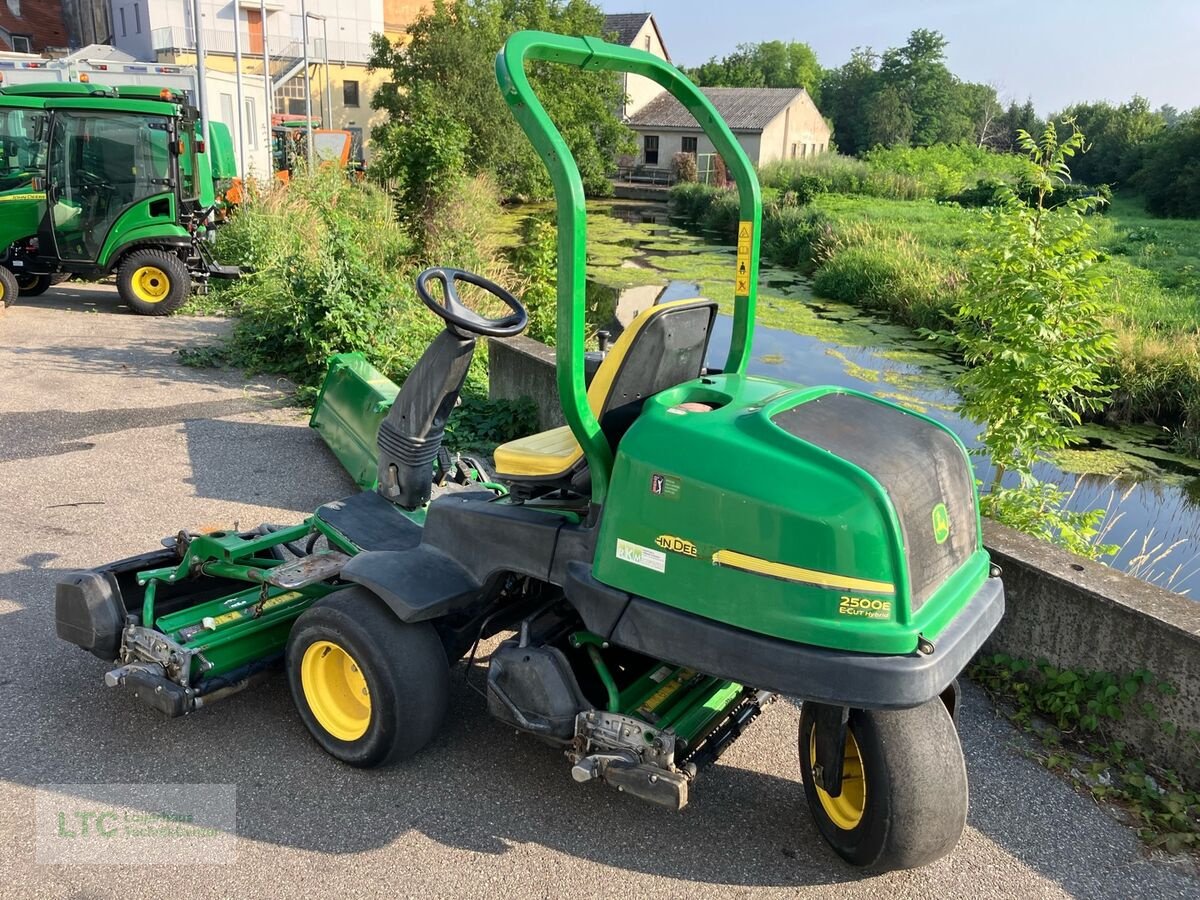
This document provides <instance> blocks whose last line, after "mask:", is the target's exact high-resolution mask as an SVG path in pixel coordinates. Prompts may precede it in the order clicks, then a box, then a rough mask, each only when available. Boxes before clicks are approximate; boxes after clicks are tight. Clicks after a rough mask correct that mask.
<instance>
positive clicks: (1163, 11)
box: [599, 0, 1200, 115]
mask: <svg viewBox="0 0 1200 900" xmlns="http://www.w3.org/2000/svg"><path fill="white" fill-rule="evenodd" d="M599 5H600V7H601V8H602V9H603V10H604V11H605V12H610V13H616V12H641V11H643V10H646V9H648V10H649V11H650V12H652V13H654V17H655V20H656V21H657V22H658V27H659V30H660V31H661V32H662V36H663V41H664V42H665V43H666V45H667V49H668V51H669V52H670V54H671V58H672V60H673V61H674V62H675V64H676V65H681V66H694V65H698V64H699V63H702V62H704V61H706V60H707V59H709V58H710V57H713V56H724V55H725V54H726V53H728V52H730V51H732V50H733V49H734V47H735V46H736V45H737V44H739V43H758V42H761V41H770V40H782V41H793V40H794V41H804V42H805V43H807V44H808V45H809V46H811V47H812V48H813V50H814V51H816V54H817V58H818V59H819V60H820V62H821V65H823V66H825V67H827V68H835V67H837V66H840V65H841V64H842V63H844V62H845V61H846V60H847V59H849V57H850V51H851V49H852V48H854V47H860V46H863V47H872V48H874V49H875V50H877V51H882V50H885V49H887V48H888V47H897V46H901V45H903V44H904V42H905V40H906V39H907V38H908V35H909V32H911V31H912V30H913V29H916V28H932V29H934V30H936V31H940V32H942V34H943V35H945V37H946V39H947V40H948V41H949V42H950V45H949V47H947V49H946V62H947V65H948V66H949V67H950V71H952V72H953V73H954V74H955V75H957V76H958V77H959V78H962V79H963V80H965V81H977V82H982V83H984V84H991V85H993V86H994V87H995V88H996V89H997V91H998V93H999V95H1000V98H1001V100H1002V101H1007V100H1009V99H1016V100H1017V101H1018V102H1021V103H1023V102H1024V101H1025V99H1026V98H1027V97H1032V98H1033V103H1034V106H1035V107H1036V108H1037V110H1038V112H1039V113H1041V114H1042V115H1046V114H1049V113H1052V112H1057V111H1058V110H1060V109H1062V108H1063V107H1064V106H1067V105H1068V104H1070V103H1072V102H1076V101H1081V100H1110V101H1113V102H1122V101H1124V100H1127V99H1129V97H1131V96H1132V95H1134V94H1141V95H1142V96H1143V97H1146V98H1148V99H1149V100H1150V103H1151V105H1152V106H1154V107H1158V106H1160V105H1162V104H1164V103H1169V104H1171V105H1172V106H1175V107H1176V108H1178V109H1180V110H1184V109H1191V108H1192V107H1196V106H1200V0H1059V2H1057V3H1055V2H1050V3H1043V4H1031V3H1028V2H1025V3H1016V2H1012V0H957V2H949V0H926V2H923V3H922V2H916V0H873V2H872V0H832V2H831V0H822V2H817V0H741V2H735V3H730V2H729V0H653V2H649V0H632V2H629V0H600V3H599Z"/></svg>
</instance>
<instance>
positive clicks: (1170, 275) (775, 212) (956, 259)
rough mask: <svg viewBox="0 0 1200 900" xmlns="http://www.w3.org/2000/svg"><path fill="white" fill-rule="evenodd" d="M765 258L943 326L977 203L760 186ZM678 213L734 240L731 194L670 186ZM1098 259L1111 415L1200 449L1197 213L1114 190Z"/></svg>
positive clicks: (854, 298) (904, 317) (875, 305)
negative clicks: (1107, 329)
mask: <svg viewBox="0 0 1200 900" xmlns="http://www.w3.org/2000/svg"><path fill="white" fill-rule="evenodd" d="M765 195H766V198H767V202H766V203H765V204H764V214H763V234H762V247H763V256H764V260H765V261H766V262H768V263H771V264H773V265H776V266H781V267H784V268H787V269H791V270H794V271H796V272H799V273H803V274H809V275H811V276H812V279H813V287H814V290H815V291H816V292H817V293H818V294H820V295H821V296H823V297H828V298H830V299H834V300H840V301H843V302H846V303H850V304H852V305H855V306H861V307H864V308H867V309H871V310H873V311H876V312H880V313H883V314H885V315H887V316H888V317H889V318H891V319H892V320H894V321H896V322H899V323H903V324H905V325H909V326H911V327H914V328H931V329H939V328H943V327H945V326H946V324H947V322H948V317H949V315H950V314H951V313H952V311H953V310H954V308H955V305H956V303H957V300H958V297H959V296H960V291H961V290H962V289H963V287H964V283H965V276H964V273H963V268H962V262H961V254H962V252H963V251H964V250H966V249H967V248H968V247H969V245H970V233H971V230H972V228H973V227H975V225H976V224H977V222H978V220H979V216H980V210H979V209H972V208H967V207H962V206H959V205H958V204H955V203H942V202H935V201H932V200H893V199H886V198H878V197H864V196H848V195H842V194H828V193H827V194H819V195H817V196H814V197H813V198H811V199H810V201H809V202H808V203H806V204H804V205H789V203H788V202H787V200H786V197H784V196H782V195H780V194H778V193H777V192H775V191H773V190H770V189H768V190H767V191H766V192H765ZM671 211H672V217H673V220H674V221H677V222H678V223H679V224H682V225H683V226H685V227H686V228H688V229H689V230H692V231H694V232H696V233H700V234H704V235H705V236H708V237H711V238H713V239H716V240H720V241H722V242H725V243H733V240H734V235H735V231H736V224H737V205H736V194H735V193H734V192H732V191H729V190H719V189H716V188H710V187H707V186H704V185H682V186H677V187H676V188H675V190H674V191H673V192H672V202H671ZM1097 224H1098V229H1097V235H1096V239H1095V242H1096V247H1097V249H1098V250H1099V251H1100V253H1101V254H1102V257H1103V259H1102V262H1101V264H1100V266H1099V271H1100V272H1102V273H1103V274H1104V275H1106V276H1108V279H1109V283H1108V286H1107V288H1106V289H1105V297H1106V301H1107V304H1108V307H1109V310H1110V312H1109V322H1110V325H1111V327H1112V329H1113V331H1114V333H1115V334H1116V336H1117V347H1116V352H1115V354H1114V356H1113V359H1112V361H1111V363H1110V365H1109V368H1108V370H1107V372H1106V373H1105V378H1106V381H1107V382H1108V383H1110V384H1112V385H1113V395H1112V398H1111V400H1110V401H1109V403H1108V404H1107V406H1106V407H1105V409H1104V412H1103V417H1104V420H1105V421H1106V422H1108V423H1110V424H1114V425H1153V426H1159V427H1165V428H1168V429H1170V430H1171V432H1172V435H1173V439H1174V443H1175V445H1176V448H1177V449H1180V450H1183V451H1186V452H1188V453H1191V454H1196V453H1197V451H1200V221H1194V220H1168V219H1156V218H1153V217H1150V216H1148V215H1146V214H1145V213H1144V212H1142V211H1141V209H1140V208H1139V206H1138V205H1137V204H1136V202H1134V201H1132V200H1130V199H1128V198H1116V199H1114V200H1113V202H1112V204H1111V207H1110V208H1109V210H1108V211H1107V212H1106V213H1105V214H1103V216H1101V217H1099V218H1098V219H1097Z"/></svg>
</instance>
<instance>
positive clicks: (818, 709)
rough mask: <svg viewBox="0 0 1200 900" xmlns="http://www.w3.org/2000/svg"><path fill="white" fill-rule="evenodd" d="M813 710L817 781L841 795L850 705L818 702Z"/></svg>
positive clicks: (828, 790)
mask: <svg viewBox="0 0 1200 900" xmlns="http://www.w3.org/2000/svg"><path fill="white" fill-rule="evenodd" d="M812 711H813V718H814V720H815V721H814V723H813V729H814V730H815V732H816V739H817V741H816V742H817V746H816V753H814V754H813V758H812V759H811V760H809V762H810V763H811V764H812V776H813V783H815V784H816V785H817V787H819V788H821V789H822V790H823V791H825V792H826V793H827V794H829V795H830V796H831V797H840V796H841V793H842V764H843V762H844V760H845V757H846V731H847V729H848V727H849V722H850V708H849V707H847V706H829V705H827V704H825V703H814V704H812Z"/></svg>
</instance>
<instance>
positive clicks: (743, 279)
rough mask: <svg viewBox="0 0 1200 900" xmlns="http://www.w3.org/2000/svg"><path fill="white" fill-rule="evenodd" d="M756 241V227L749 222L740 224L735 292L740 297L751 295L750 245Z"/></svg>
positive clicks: (734, 283)
mask: <svg viewBox="0 0 1200 900" xmlns="http://www.w3.org/2000/svg"><path fill="white" fill-rule="evenodd" d="M753 239H754V226H753V225H751V224H750V223H749V222H740V223H738V243H737V277H736V278H735V279H734V282H733V292H734V293H735V294H738V295H742V294H749V293H750V243H751V241H752V240H753Z"/></svg>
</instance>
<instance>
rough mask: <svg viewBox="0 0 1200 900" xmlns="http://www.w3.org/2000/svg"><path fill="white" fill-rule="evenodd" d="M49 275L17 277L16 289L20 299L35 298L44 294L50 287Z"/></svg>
mask: <svg viewBox="0 0 1200 900" xmlns="http://www.w3.org/2000/svg"><path fill="white" fill-rule="evenodd" d="M51 283H52V282H51V280H50V276H49V275H18V276H17V287H18V288H19V289H20V292H21V296H22V297H36V296H38V295H39V294H44V293H46V290H47V289H48V288H49V287H50V285H51Z"/></svg>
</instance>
